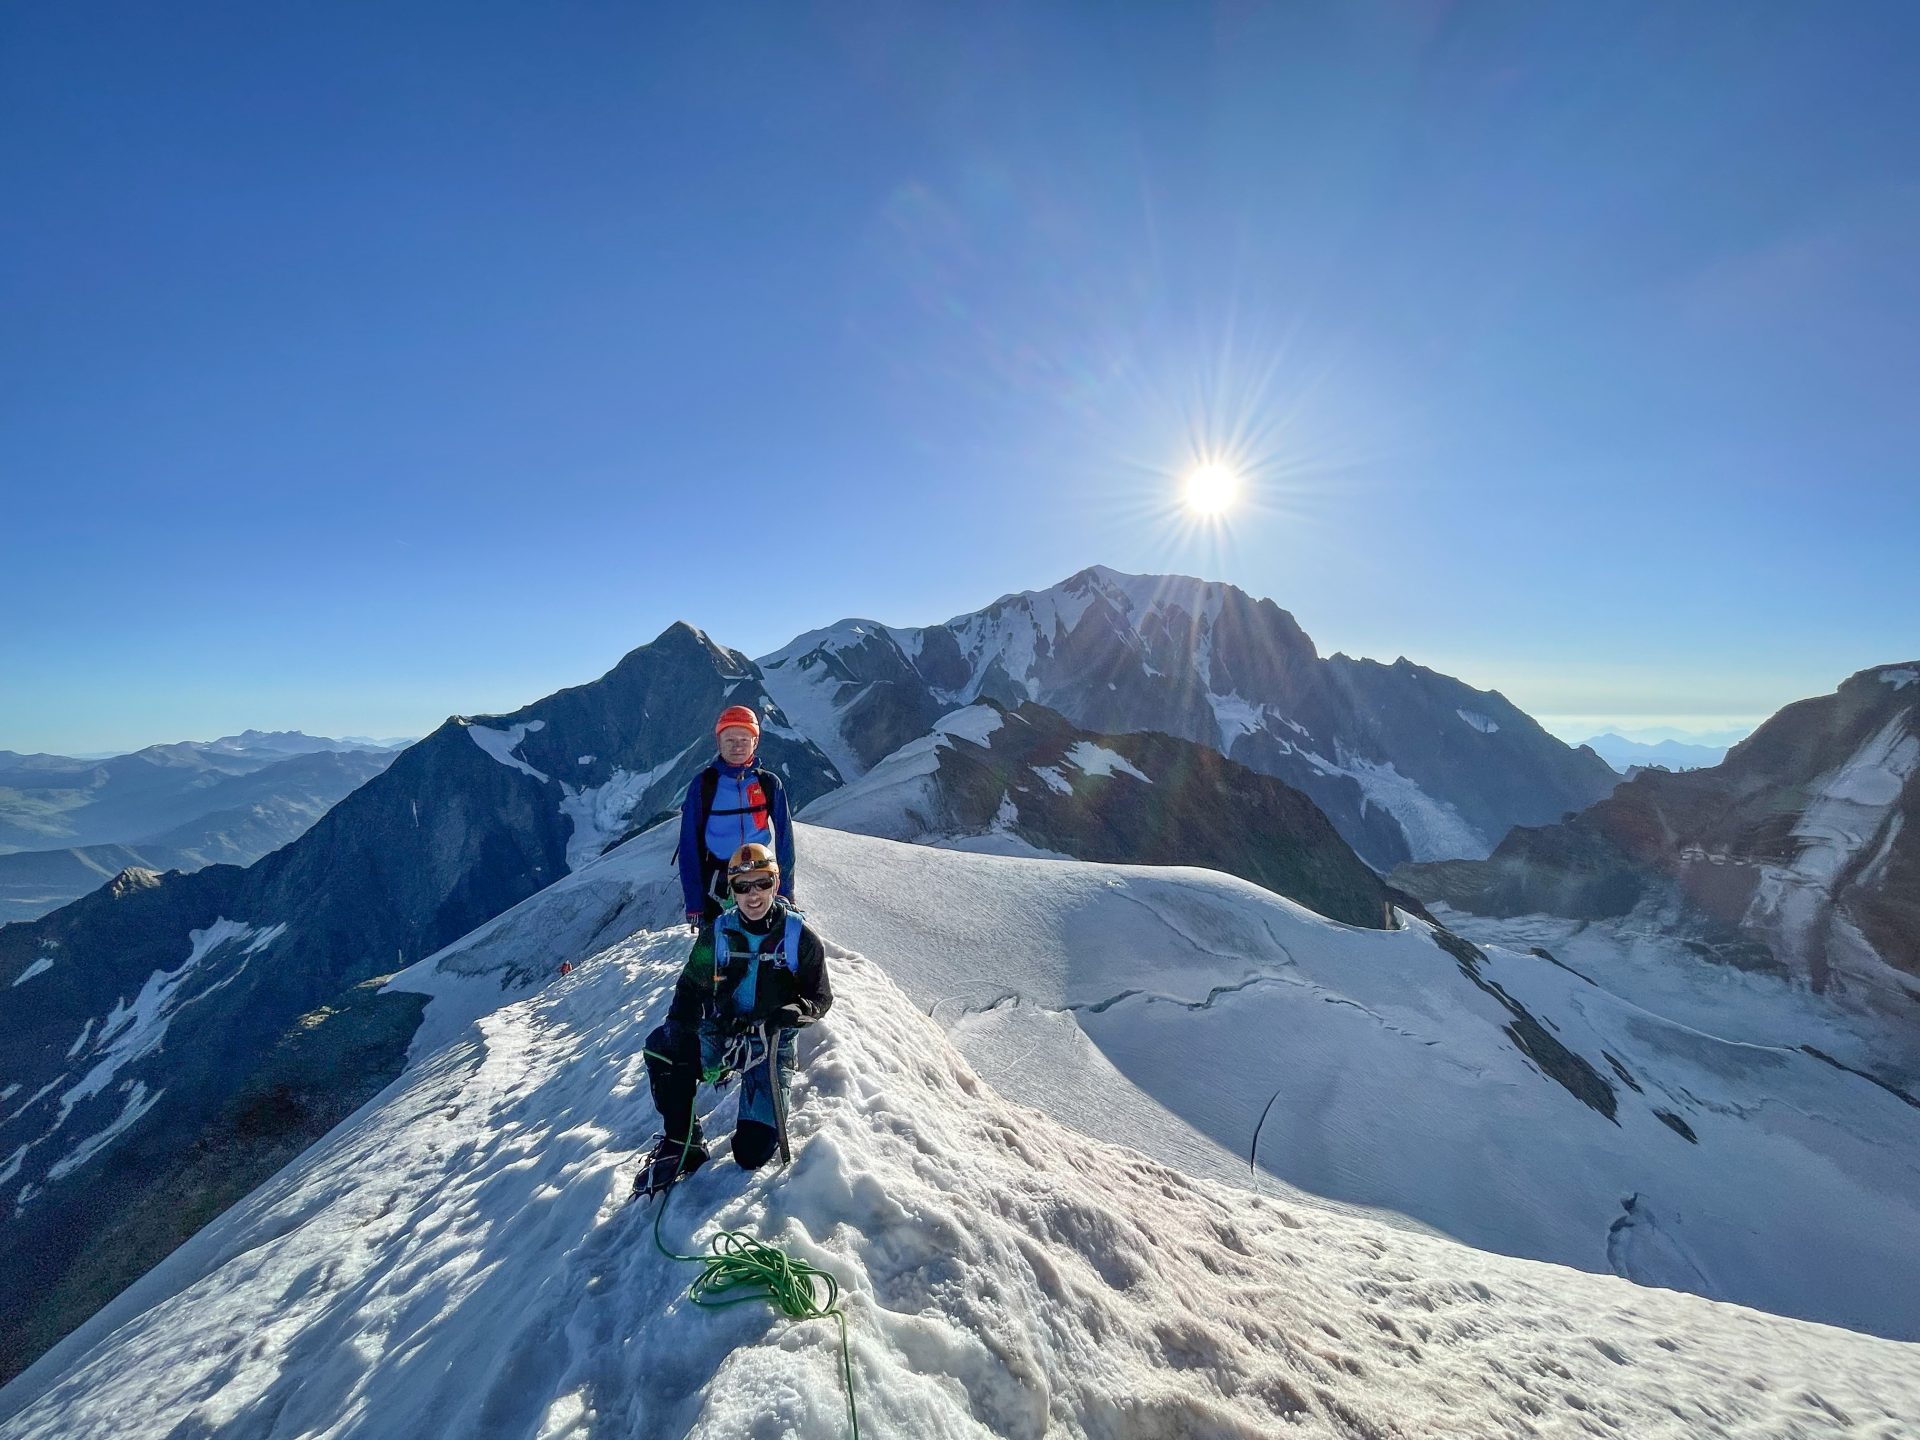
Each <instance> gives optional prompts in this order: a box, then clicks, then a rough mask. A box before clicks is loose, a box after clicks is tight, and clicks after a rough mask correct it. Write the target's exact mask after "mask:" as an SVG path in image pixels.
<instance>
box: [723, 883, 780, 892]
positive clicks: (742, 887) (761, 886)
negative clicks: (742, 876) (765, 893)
mask: <svg viewBox="0 0 1920 1440" xmlns="http://www.w3.org/2000/svg"><path fill="white" fill-rule="evenodd" d="M728 888H730V889H731V890H732V891H733V893H734V894H736V895H747V894H751V893H753V892H755V891H758V890H771V889H772V888H773V881H771V880H734V881H732V882H730V884H729V887H728Z"/></svg>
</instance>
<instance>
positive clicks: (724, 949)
mask: <svg viewBox="0 0 1920 1440" xmlns="http://www.w3.org/2000/svg"><path fill="white" fill-rule="evenodd" d="M736 932H737V933H741V934H744V933H745V932H744V931H741V930H740V912H739V911H737V910H722V911H721V912H720V914H719V915H718V916H717V917H716V918H715V920H714V922H713V983H714V984H715V985H716V986H717V985H719V983H720V976H721V975H722V974H723V973H724V972H725V970H726V968H727V965H728V964H729V963H730V962H731V961H732V960H733V946H732V945H730V944H728V943H726V938H727V936H728V935H731V934H734V933H736Z"/></svg>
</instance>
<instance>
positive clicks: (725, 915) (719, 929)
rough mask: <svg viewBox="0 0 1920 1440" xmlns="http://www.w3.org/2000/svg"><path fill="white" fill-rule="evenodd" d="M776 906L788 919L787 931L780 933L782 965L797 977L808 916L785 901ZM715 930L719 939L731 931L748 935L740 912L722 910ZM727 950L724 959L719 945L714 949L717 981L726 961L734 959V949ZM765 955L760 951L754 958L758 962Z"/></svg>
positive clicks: (714, 974)
mask: <svg viewBox="0 0 1920 1440" xmlns="http://www.w3.org/2000/svg"><path fill="white" fill-rule="evenodd" d="M774 904H775V906H776V907H777V908H779V909H780V910H781V911H783V912H784V913H785V915H786V917H787V921H786V929H784V930H782V931H781V932H780V963H781V964H782V965H784V966H786V967H787V973H788V974H789V975H796V976H797V975H798V974H799V973H800V931H801V928H802V926H803V924H804V923H805V921H806V916H804V915H802V914H801V913H800V912H799V911H798V910H796V909H794V908H793V907H792V906H791V905H789V904H787V903H786V902H785V901H784V900H776V901H775V902H774ZM713 928H714V932H715V938H718V937H719V936H720V935H723V934H725V933H726V932H727V931H729V930H738V931H739V932H740V933H741V934H742V935H744V934H746V933H747V932H746V930H745V929H744V928H742V926H741V924H740V912H739V911H737V910H722V911H721V912H720V918H719V919H718V920H716V921H714V925H713ZM726 950H727V954H726V957H725V958H723V957H722V956H721V953H720V951H721V947H720V946H718V945H716V946H714V947H713V978H714V979H715V980H718V979H719V978H720V973H721V970H722V968H723V966H724V965H725V963H726V961H727V960H729V959H731V958H732V955H733V947H732V946H731V945H729V946H727V947H726ZM765 954H766V952H765V951H764V950H758V951H755V952H754V955H753V958H754V959H756V960H758V959H761V958H763V957H764V956H765Z"/></svg>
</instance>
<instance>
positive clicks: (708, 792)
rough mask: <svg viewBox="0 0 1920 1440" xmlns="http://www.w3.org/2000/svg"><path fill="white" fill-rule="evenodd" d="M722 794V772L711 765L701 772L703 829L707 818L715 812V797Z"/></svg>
mask: <svg viewBox="0 0 1920 1440" xmlns="http://www.w3.org/2000/svg"><path fill="white" fill-rule="evenodd" d="M719 793H720V772H719V771H718V770H717V769H715V768H714V767H713V766H711V765H709V766H707V768H706V769H704V770H702V771H701V772H700V814H699V817H698V818H699V821H700V827H701V828H702V829H705V828H706V824H707V816H708V815H709V814H710V813H711V812H712V810H713V797H714V796H715V795H718V794H719Z"/></svg>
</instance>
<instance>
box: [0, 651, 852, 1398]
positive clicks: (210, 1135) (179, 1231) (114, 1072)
mask: <svg viewBox="0 0 1920 1440" xmlns="http://www.w3.org/2000/svg"><path fill="white" fill-rule="evenodd" d="M736 701H737V702H744V703H748V704H755V705H759V706H761V707H762V708H765V706H766V703H767V702H766V697H765V695H764V693H763V692H762V690H761V688H760V686H759V683H758V680H757V677H756V672H755V670H754V667H753V665H752V662H750V661H749V660H747V658H746V657H745V656H743V655H740V654H738V653H737V652H734V651H730V650H726V649H724V648H722V647H720V646H717V645H715V644H714V643H713V642H712V641H710V640H708V639H707V638H706V637H705V636H704V635H702V634H700V633H699V632H698V631H696V630H694V629H692V628H691V627H689V626H686V625H675V626H673V627H671V628H669V629H668V630H667V631H666V632H665V633H664V634H663V635H661V636H660V638H659V639H657V640H656V641H654V642H653V643H652V644H651V645H646V646H643V647H641V648H640V649H638V650H635V651H634V652H633V653H631V654H630V655H628V656H627V657H626V658H625V659H623V660H622V661H621V662H620V663H619V665H617V666H615V667H614V669H613V670H612V671H610V672H609V673H608V674H607V675H605V676H603V677H602V678H601V679H600V680H598V681H595V682H594V683H592V684H590V685H582V686H579V687H577V688H574V689H570V690H563V691H561V692H559V693H558V694H555V695H552V696H550V697H548V698H547V699H545V700H542V701H539V702H537V703H536V704H533V705H529V706H527V707H525V708H524V709H522V710H519V711H516V712H514V713H513V714H511V715H502V716H485V717H477V718H470V717H455V718H454V719H452V720H449V721H448V722H447V723H446V724H444V725H442V726H441V727H440V728H439V729H438V730H436V731H435V732H434V733H433V734H432V735H430V736H428V737H427V738H426V739H424V740H422V741H420V742H419V743H418V744H416V745H413V746H411V747H410V748H408V749H407V750H405V751H403V752H401V753H400V755H399V756H398V757H397V758H395V759H394V760H393V762H392V764H391V765H390V766H389V767H388V768H387V769H386V770H385V771H384V773H382V774H380V775H378V776H376V777H375V778H374V779H373V780H371V781H369V782H368V783H367V784H365V785H363V786H361V787H360V788H359V789H358V790H355V791H354V792H353V793H352V794H351V795H349V796H348V797H347V798H346V799H345V800H343V801H341V802H340V804H338V805H336V806H335V807H334V808H333V809H332V810H330V811H328V812H327V813H326V814H325V815H324V816H323V817H321V819H320V820H319V822H318V823H317V824H315V825H314V826H313V827H312V828H311V829H310V830H308V831H307V832H306V833H305V834H304V835H302V836H301V837H300V838H299V839H297V840H295V841H294V842H293V843H292V844H290V845H287V846H286V847H285V848H283V849H280V850H276V851H274V852H273V853H272V854H270V855H268V856H266V857H265V858H264V859H262V860H260V861H259V862H257V863H256V864H254V865H252V866H250V867H248V868H246V869H244V870H243V869H240V868H238V867H235V866H230V865H215V866H211V867H209V868H207V869H203V870H199V871H196V872H194V873H192V874H179V873H173V874H168V875H165V876H161V875H156V874H154V873H152V872H151V871H143V870H129V871H126V872H124V873H123V874H122V875H120V876H119V877H117V878H116V879H115V881H114V882H113V883H112V884H110V885H108V886H106V887H105V888H103V889H101V890H98V891H95V892H94V893H92V894H90V895H88V896H86V897H85V898H83V899H81V900H79V901H76V902H74V903H73V904H71V905H68V906H66V907H64V908H62V909H60V910H57V911H55V912H53V913H52V914H50V915H47V916H44V917H42V918H40V919H38V920H34V921H30V922H26V923H22V924H15V925H8V926H4V927H0V986H5V987H6V988H4V989H0V996H4V997H5V998H4V1005H0V1095H3V1096H4V1099H3V1100H0V1214H4V1215H5V1217H6V1223H5V1225H4V1226H0V1374H11V1373H12V1372H13V1371H14V1370H17V1369H18V1368H19V1366H20V1365H21V1364H22V1363H24V1362H25V1360H26V1359H28V1358H31V1356H32V1355H33V1354H37V1353H38V1352H39V1350H40V1349H42V1348H44V1347H45V1345H46V1344H48V1343H50V1342H51V1341H52V1340H54V1339H56V1338H58V1336H59V1335H60V1334H62V1333H64V1331H65V1330H66V1329H68V1328H70V1327H71V1325H72V1324H73V1323H75V1322H76V1321H77V1320H78V1319H80V1318H81V1317H83V1316H85V1315H86V1314H89V1313H91V1311H92V1310H93V1309H94V1308H95V1307H97V1306H98V1304H99V1303H100V1302H101V1301H102V1300H103V1299H105V1298H106V1297H107V1296H109V1295H111V1294H113V1293H114V1292H115V1291H116V1290H117V1289H119V1288H120V1287H121V1286H122V1285H124V1284H126V1283H127V1282H128V1281H130V1280H131V1279H133V1278H134V1277H135V1276H137V1275H139V1274H140V1273H142V1271H144V1270H145V1269H146V1268H147V1267H148V1266H150V1265H151V1264H152V1263H153V1262H154V1261H155V1260H156V1259H158V1258H159V1257H160V1256H161V1255H163V1254H165V1253H166V1252H167V1250H169V1249H171V1248H172V1247H173V1246H174V1245H175V1244H177V1243H178V1242H179V1241H180V1240H181V1239H183V1238H185V1236H187V1235H189V1234H191V1233H192V1232H193V1230H194V1229H195V1228H197V1227H198V1226H199V1225H201V1224H203V1223H204V1222H205V1221H206V1220H208V1219H210V1218H211V1217H212V1216H213V1215H214V1214H216V1213H218V1211H219V1210H220V1208H221V1207H222V1206H223V1205H225V1204H227V1203H228V1202H230V1201H231V1200H233V1199H235V1198H237V1197H238V1196H240V1195H242V1194H244V1193H245V1192H246V1191H247V1190H249V1189H250V1188H252V1186H253V1185H255V1184H257V1183H258V1182H259V1181H260V1180H261V1179H263V1178H265V1176H266V1175H268V1174H270V1173H272V1171H273V1170H274V1169H275V1168H277V1167H278V1166H279V1165H281V1164H283V1163H285V1161H286V1160H287V1159H289V1158H290V1157H291V1156H292V1155H294V1154H297V1153H298V1152H299V1150H300V1149H301V1148H302V1147H304V1146H305V1145H306V1144H307V1143H309V1142H310V1141H312V1140H313V1139H315V1138H317V1137H318V1136H319V1135H321V1134H322V1133H324V1132H325V1131H326V1129H327V1128H328V1127H329V1126H331V1125H332V1124H334V1123H335V1122H336V1121H337V1120H338V1119H340V1118H341V1117H342V1116H344V1115H345V1114H347V1113H348V1112H350V1111H351V1110H352V1109H353V1107H354V1106H356V1105H357V1104H359V1103H360V1101H361V1100H363V1099H365V1098H366V1097H367V1096H368V1095H370V1094H372V1093H373V1092H374V1091H376V1090H378V1089H379V1088H380V1086H381V1085H383V1084H384V1083H386V1081H387V1080H388V1079H390V1078H391V1077H392V1076H393V1075H394V1074H395V1073H396V1072H397V1070H398V1068H399V1065H400V1062H401V1057H402V1055H403V1053H404V1050H405V1047H406V1044H407V1041H408V1038H409V1037H410V1036H411V1034H412V1032H413V1028H414V1026H415V1024H416V1023H417V1020H418V1003H417V1001H414V1000H409V999H407V998H406V997H401V996H382V995H379V994H378V993H377V987H372V986H369V984H368V982H369V981H370V980H373V979H375V978H377V977H380V976H385V975H389V974H391V973H393V972H394V971H395V970H398V969H400V968H401V967H403V966H405V965H407V964H410V963H411V962H413V961H415V960H417V959H419V958H420V957H421V956H422V955H424V954H428V953H431V952H432V951H434V950H436V949H438V948H439V947H441V946H442V945H445V944H446V943H448V942H449V941H451V940H453V939H455V938H457V937H459V936H461V935H463V934H465V933H467V932H468V931H470V930H471V929H473V927H474V926H476V925H478V924H480V923H481V922H483V921H485V920H487V919H490V918H491V917H493V916H494V915H497V914H499V913H500V912H501V911H502V910H504V909H506V908H507V907H509V906H511V905H513V904H515V903H517V902H519V901H520V900H523V899H525V898H526V897H527V896H529V895H531V894H533V893H534V892H535V891H537V890H539V889H540V888H541V887H542V886H544V885H546V884H548V883H549V882H551V881H553V880H555V879H557V878H559V877H560V876H562V875H564V874H566V873H567V871H568V870H569V869H570V868H572V867H575V866H578V865H580V864H582V863H584V861H585V860H587V859H590V858H592V857H593V856H595V855H597V854H598V853H599V852H600V850H601V848H602V847H603V846H604V845H606V844H607V843H608V842H609V841H610V840H612V839H614V838H616V837H617V836H619V835H620V834H622V833H624V831H625V830H626V829H627V828H628V827H629V826H630V824H631V823H632V821H633V819H634V817H635V816H636V814H637V815H638V817H639V818H641V819H643V820H644V819H645V818H647V817H649V816H651V815H653V814H655V813H657V812H659V811H661V810H664V809H666V808H668V807H670V806H672V805H675V804H677V803H678V798H679V795H680V793H681V791H682V790H683V789H684V787H685V786H686V784H687V781H688V779H689V778H690V777H691V775H692V774H693V772H694V771H695V770H696V769H697V768H698V767H699V766H700V765H701V764H703V763H704V762H705V761H706V760H707V759H708V758H709V757H710V755H711V747H712V730H711V726H712V723H713V717H714V715H715V714H716V713H718V711H719V710H720V708H721V707H722V706H723V705H725V704H728V703H732V702H736ZM762 760H763V762H764V763H766V764H769V765H771V766H772V767H773V768H775V769H776V770H778V771H780V772H781V773H782V774H783V775H784V776H785V777H786V779H787V782H788V784H789V786H790V789H791V791H792V794H793V796H794V799H795V802H796V803H804V802H805V801H807V800H809V799H811V798H813V797H814V796H815V795H818V794H819V793H821V792H822V791H823V790H825V789H826V788H828V787H829V786H830V785H832V784H834V783H835V776H834V775H833V772H832V769H831V767H830V766H829V765H828V764H827V762H826V761H825V759H824V758H822V757H821V756H820V755H819V753H818V752H817V751H815V750H813V749H812V747H810V746H809V745H807V744H806V743H805V742H804V741H803V740H799V739H795V738H793V737H791V735H790V734H783V733H781V732H780V731H779V730H778V729H777V728H773V729H770V731H769V733H768V734H767V736H766V737H765V740H764V743H763V746H762Z"/></svg>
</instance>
